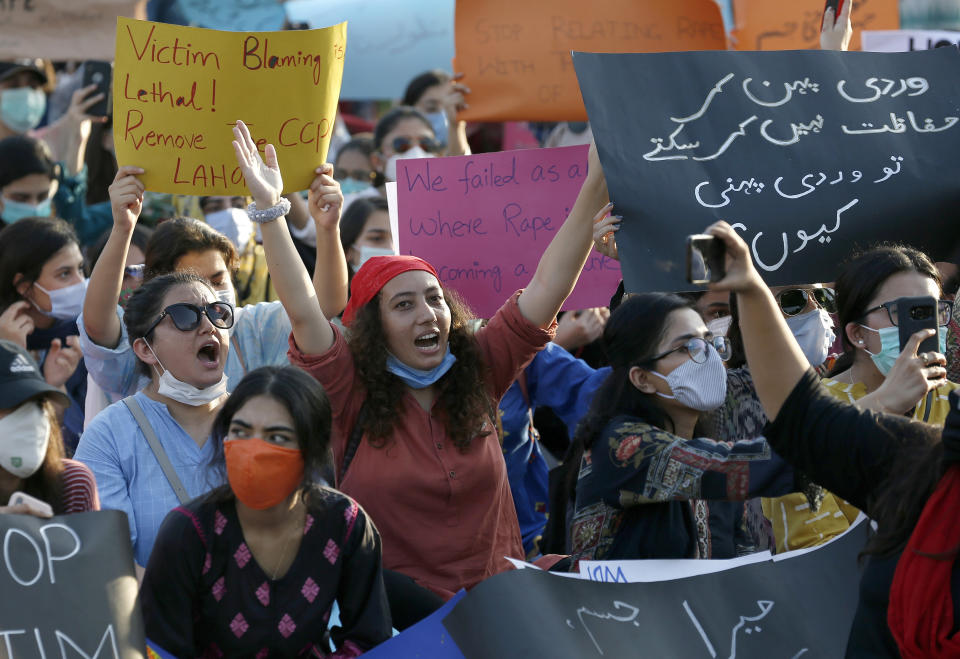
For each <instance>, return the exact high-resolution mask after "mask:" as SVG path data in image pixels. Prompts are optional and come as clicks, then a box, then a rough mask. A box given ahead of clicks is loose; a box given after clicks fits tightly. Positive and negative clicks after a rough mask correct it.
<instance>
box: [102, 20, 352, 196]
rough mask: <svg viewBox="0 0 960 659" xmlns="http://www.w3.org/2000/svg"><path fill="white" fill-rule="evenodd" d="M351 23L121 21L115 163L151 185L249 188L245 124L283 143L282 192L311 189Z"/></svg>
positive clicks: (178, 189)
mask: <svg viewBox="0 0 960 659" xmlns="http://www.w3.org/2000/svg"><path fill="white" fill-rule="evenodd" d="M345 48H346V25H345V24H343V23H341V24H339V25H335V26H333V27H329V28H325V29H322V30H297V31H289V32H221V31H217V30H204V29H201V28H192V27H181V26H177V25H167V24H165V23H152V22H148V21H132V20H128V19H125V18H121V19H119V21H118V25H117V39H116V63H115V66H114V74H113V75H114V82H113V99H114V102H113V117H114V119H113V136H114V144H115V145H116V151H117V161H118V162H119V163H120V164H121V165H136V166H139V167H142V168H143V169H145V170H146V173H145V174H144V175H143V177H142V180H143V182H144V184H145V185H146V187H147V189H148V190H151V191H154V192H172V193H177V194H194V195H237V194H246V193H247V188H246V185H245V183H244V181H243V176H242V174H241V173H240V169H239V167H237V162H236V158H235V156H234V152H233V146H232V144H231V142H232V140H233V133H232V127H233V125H234V123H235V122H236V121H237V120H238V119H239V120H242V121H243V122H244V123H246V124H247V126H249V128H250V133H251V135H252V136H253V139H254V141H255V142H256V143H257V146H258V148H259V149H260V151H261V153H262V152H263V149H264V147H265V146H266V145H267V144H273V145H274V146H275V147H276V149H277V157H278V159H279V161H280V168H281V170H282V172H283V183H284V192H292V191H297V190H305V189H307V188H308V187H309V186H310V183H311V182H312V181H313V179H314V176H315V174H314V170H315V169H316V168H317V167H318V166H320V165H321V164H323V163H324V162H325V160H326V157H327V147H328V146H329V144H330V135H331V134H332V132H333V125H334V121H335V119H336V110H337V98H338V94H339V91H340V80H341V77H342V75H343V58H344V50H345Z"/></svg>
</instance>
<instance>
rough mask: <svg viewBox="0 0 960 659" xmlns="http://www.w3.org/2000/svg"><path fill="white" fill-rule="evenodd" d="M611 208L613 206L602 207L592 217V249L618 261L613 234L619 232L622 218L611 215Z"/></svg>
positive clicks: (615, 240) (615, 238) (618, 254)
mask: <svg viewBox="0 0 960 659" xmlns="http://www.w3.org/2000/svg"><path fill="white" fill-rule="evenodd" d="M612 207H613V204H609V205H607V206H604V207H603V208H601V209H600V212H599V213H597V214H596V215H595V216H594V217H593V247H594V249H596V250H597V251H598V252H600V253H601V254H603V255H604V256H606V257H608V258H611V259H614V260H615V261H619V260H620V252H618V251H617V237H616V235H615V233H616V232H617V231H619V230H620V221H621V220H622V219H623V217H621V216H620V215H611V214H610V209H611V208H612Z"/></svg>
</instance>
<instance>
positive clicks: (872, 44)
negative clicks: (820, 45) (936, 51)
mask: <svg viewBox="0 0 960 659" xmlns="http://www.w3.org/2000/svg"><path fill="white" fill-rule="evenodd" d="M862 40H863V43H862V47H863V50H866V51H870V52H874V53H905V52H909V51H911V50H932V49H933V48H943V47H944V46H953V47H954V48H956V47H957V46H958V45H960V32H951V31H948V30H864V31H863V36H862Z"/></svg>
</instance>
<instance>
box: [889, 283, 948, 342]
mask: <svg viewBox="0 0 960 659" xmlns="http://www.w3.org/2000/svg"><path fill="white" fill-rule="evenodd" d="M896 303H897V327H898V328H899V330H900V352H903V348H904V346H906V345H907V341H909V340H910V337H911V336H913V335H914V334H916V333H917V332H919V331H920V330H922V329H935V330H937V334H935V335H934V336H931V337H930V338H928V339H924V340H923V341H922V342H921V343H920V347H919V348H917V353H918V354H919V353H921V352H939V351H940V341H939V332H940V327H939V325H938V323H937V320H938V319H937V300H936V299H934V298H932V297H930V296H921V297H901V298H898V299H897V300H896ZM930 305H932V306H933V313H931V314H930V315H929V317H927V318H923V319H915V318H913V317H912V314H911V313H909V310H910V309H911V308H912V307H918V306H930Z"/></svg>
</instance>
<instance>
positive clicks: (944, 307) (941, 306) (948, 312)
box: [863, 300, 953, 327]
mask: <svg viewBox="0 0 960 659" xmlns="http://www.w3.org/2000/svg"><path fill="white" fill-rule="evenodd" d="M877 309H886V311H887V317H888V318H890V323H891V324H892V325H893V326H894V327H900V325H899V323H898V321H899V317H900V314H899V313H898V312H897V301H896V300H893V301H891V302H884V303H883V304H878V305H877V306H875V307H872V308H870V309H867V310H866V311H865V312H863V318H866V317H867V316H869V315H870V314H872V313H873V312H874V311H876V310H877ZM952 317H953V302H951V301H950V300H937V324H938V325H939V326H940V327H944V326H946V325H949V324H950V319H951V318H952Z"/></svg>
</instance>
